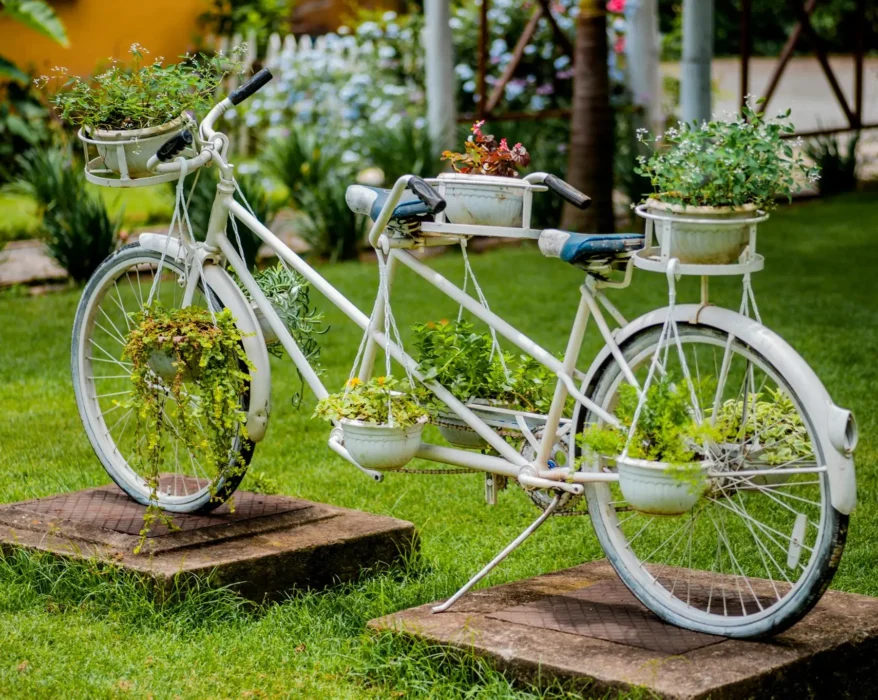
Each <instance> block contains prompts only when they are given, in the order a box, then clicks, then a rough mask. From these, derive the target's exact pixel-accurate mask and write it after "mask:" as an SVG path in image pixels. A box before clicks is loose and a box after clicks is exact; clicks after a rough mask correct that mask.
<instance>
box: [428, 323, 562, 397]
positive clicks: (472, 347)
mask: <svg viewBox="0 0 878 700" xmlns="http://www.w3.org/2000/svg"><path fill="white" fill-rule="evenodd" d="M412 330H413V336H414V345H415V348H416V349H417V351H418V368H419V369H420V370H421V371H422V372H423V373H424V376H425V378H426V379H432V380H436V381H437V382H439V383H440V384H442V385H443V386H444V387H446V388H447V389H448V390H449V391H450V392H451V393H452V394H454V396H455V398H457V399H460V400H461V401H471V400H473V399H484V400H487V401H490V402H494V403H498V404H502V405H503V406H506V407H508V408H516V409H519V410H523V411H529V412H536V413H545V412H546V411H548V408H549V406H550V405H551V402H552V393H553V388H554V384H553V380H554V375H553V374H552V372H551V371H550V370H549V369H548V368H546V367H544V366H543V365H542V364H540V363H539V362H537V361H536V360H534V359H533V358H531V357H528V356H527V355H522V356H520V357H516V356H514V355H512V354H511V353H504V355H503V360H504V361H505V364H506V368H505V369H504V367H503V363H502V362H501V361H500V356H499V353H498V352H496V351H495V352H493V353H492V348H493V343H492V338H491V335H490V334H489V333H477V332H476V331H475V329H474V327H473V325H472V324H471V323H469V322H467V321H463V320H461V321H446V320H442V321H439V322H438V323H433V322H430V323H425V324H419V325H416V326H414V327H413V328H412ZM434 408H436V409H437V410H441V406H435V407H434Z"/></svg>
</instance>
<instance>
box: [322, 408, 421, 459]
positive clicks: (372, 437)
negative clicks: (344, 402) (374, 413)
mask: <svg viewBox="0 0 878 700" xmlns="http://www.w3.org/2000/svg"><path fill="white" fill-rule="evenodd" d="M426 423H427V417H426V416H423V417H422V418H420V419H419V420H418V422H417V423H415V424H414V425H410V426H408V427H405V428H401V427H399V426H397V425H387V424H384V425H378V424H376V423H364V422H363V421H358V420H349V419H347V418H343V419H342V420H340V421H339V424H340V425H341V429H342V433H344V447H345V449H346V450H347V451H348V454H350V456H351V457H352V458H353V459H354V461H355V462H356V463H357V464H359V465H360V466H361V467H364V468H366V469H375V470H378V471H392V470H394V469H402V468H403V467H404V466H405V465H406V464H408V463H409V462H411V461H412V459H414V457H415V453H416V452H417V451H418V448H419V447H420V446H421V433H422V432H423V431H424V425H426Z"/></svg>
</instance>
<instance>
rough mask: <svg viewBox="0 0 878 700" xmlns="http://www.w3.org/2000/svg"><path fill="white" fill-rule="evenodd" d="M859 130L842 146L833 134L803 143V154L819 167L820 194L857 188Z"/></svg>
mask: <svg viewBox="0 0 878 700" xmlns="http://www.w3.org/2000/svg"><path fill="white" fill-rule="evenodd" d="M859 143H860V132H859V131H858V132H857V133H856V134H854V135H853V136H851V137H850V138H849V139H848V141H847V145H846V147H844V148H843V147H842V145H841V143H840V141H839V138H838V136H837V135H835V134H830V135H828V136H815V137H814V138H812V139H810V140H809V141H808V142H807V143H806V145H805V154H806V155H807V156H808V157H809V158H810V159H811V160H813V161H814V163H816V165H817V167H818V168H819V169H820V180H818V182H817V188H818V189H819V190H820V194H822V195H824V196H826V195H833V194H839V193H841V192H853V191H854V190H855V189H857V146H858V145H859Z"/></svg>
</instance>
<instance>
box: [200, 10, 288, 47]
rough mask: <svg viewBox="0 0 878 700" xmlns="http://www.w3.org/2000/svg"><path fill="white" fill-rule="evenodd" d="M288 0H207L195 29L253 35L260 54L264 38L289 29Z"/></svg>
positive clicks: (206, 31)
mask: <svg viewBox="0 0 878 700" xmlns="http://www.w3.org/2000/svg"><path fill="white" fill-rule="evenodd" d="M291 10H292V8H291V3H290V2H289V0H210V8H209V9H208V10H207V11H206V12H204V13H202V14H201V15H199V17H198V25H199V28H200V29H201V30H202V31H204V32H205V33H206V34H212V35H214V36H232V35H233V34H241V35H242V36H245V37H246V36H248V35H249V34H251V33H253V34H254V35H255V37H256V51H257V52H258V53H259V55H264V52H265V49H266V47H267V45H268V37H269V36H271V34H273V33H277V34H281V35H283V34H286V33H287V32H288V31H289V29H290V13H291Z"/></svg>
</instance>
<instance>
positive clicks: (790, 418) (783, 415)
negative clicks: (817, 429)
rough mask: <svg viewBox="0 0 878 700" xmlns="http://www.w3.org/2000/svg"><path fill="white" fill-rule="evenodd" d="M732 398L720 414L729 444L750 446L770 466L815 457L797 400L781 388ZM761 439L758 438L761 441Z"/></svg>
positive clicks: (719, 424)
mask: <svg viewBox="0 0 878 700" xmlns="http://www.w3.org/2000/svg"><path fill="white" fill-rule="evenodd" d="M767 393H768V400H765V399H763V394H761V393H760V394H748V395H747V405H746V407H745V406H744V401H743V400H735V399H729V400H728V401H726V402H725V403H723V405H722V406H720V408H719V410H718V411H717V417H716V428H717V430H718V431H719V432H720V434H721V435H722V436H723V440H724V441H725V442H730V443H738V444H744V443H747V444H748V446H749V449H750V451H752V452H754V453H756V454H758V456H759V458H760V459H761V460H763V461H765V462H766V463H768V464H772V465H778V464H786V463H787V462H791V461H793V460H796V459H799V458H802V457H811V456H812V455H813V454H814V451H813V448H812V447H811V439H810V437H809V436H808V429H807V428H806V427H805V424H804V423H803V422H802V416H801V415H800V413H799V411H798V409H797V408H796V406H795V404H794V403H793V400H792V399H791V398H790V397H789V396H788V395H787V394H786V393H784V392H782V391H781V390H780V389H776V390H775V389H767ZM757 437H758V440H756V439H754V438H757Z"/></svg>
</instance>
